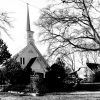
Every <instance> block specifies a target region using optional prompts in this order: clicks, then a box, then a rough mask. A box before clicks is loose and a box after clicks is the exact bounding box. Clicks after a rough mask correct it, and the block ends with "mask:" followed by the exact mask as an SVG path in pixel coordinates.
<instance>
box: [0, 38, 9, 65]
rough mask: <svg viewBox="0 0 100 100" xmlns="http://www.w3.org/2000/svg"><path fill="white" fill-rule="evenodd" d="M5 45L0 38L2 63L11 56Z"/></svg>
mask: <svg viewBox="0 0 100 100" xmlns="http://www.w3.org/2000/svg"><path fill="white" fill-rule="evenodd" d="M7 48H8V47H7V45H6V44H5V43H4V42H3V40H2V39H0V64H2V63H4V62H5V61H6V60H7V59H9V58H10V57H11V54H10V53H9V51H8V50H7Z"/></svg>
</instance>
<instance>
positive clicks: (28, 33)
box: [26, 3, 34, 45]
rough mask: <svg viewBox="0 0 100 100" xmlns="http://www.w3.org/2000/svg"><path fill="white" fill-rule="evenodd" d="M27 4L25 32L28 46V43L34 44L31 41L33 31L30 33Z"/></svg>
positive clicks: (32, 40)
mask: <svg viewBox="0 0 100 100" xmlns="http://www.w3.org/2000/svg"><path fill="white" fill-rule="evenodd" d="M28 5H29V4H28V3H27V25H26V31H27V45H28V44H30V42H34V39H33V33H34V32H33V31H31V26H30V16H29V6H28Z"/></svg>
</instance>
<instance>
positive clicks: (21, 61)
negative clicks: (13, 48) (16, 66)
mask: <svg viewBox="0 0 100 100" xmlns="http://www.w3.org/2000/svg"><path fill="white" fill-rule="evenodd" d="M20 63H21V64H22V65H24V64H25V58H22V57H21V58H20Z"/></svg>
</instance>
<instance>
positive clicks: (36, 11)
mask: <svg viewBox="0 0 100 100" xmlns="http://www.w3.org/2000/svg"><path fill="white" fill-rule="evenodd" d="M25 2H28V3H29V4H31V6H30V7H29V9H30V19H31V28H32V31H34V32H35V34H34V38H35V41H36V45H37V44H38V42H37V41H38V39H37V38H36V37H38V30H39V29H38V28H36V27H35V25H34V22H36V20H37V19H38V17H39V15H40V9H41V8H43V7H46V5H47V4H48V0H2V1H1V2H0V12H5V11H6V12H8V13H9V16H10V17H12V21H13V22H12V25H13V28H8V33H9V34H10V36H11V38H12V39H10V38H9V37H8V36H7V35H6V34H5V33H3V32H2V33H1V34H2V35H1V37H2V38H3V40H4V41H5V42H6V44H7V45H8V49H9V51H10V52H11V53H12V54H13V55H14V54H16V53H17V52H19V51H20V50H21V49H22V48H24V47H25V46H26V42H27V41H26V34H27V33H26V14H27V12H26V11H27V9H26V4H25ZM37 47H38V49H39V51H40V52H41V53H42V54H44V52H45V48H42V47H43V46H40V45H39V44H38V45H37Z"/></svg>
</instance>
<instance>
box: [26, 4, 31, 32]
mask: <svg viewBox="0 0 100 100" xmlns="http://www.w3.org/2000/svg"><path fill="white" fill-rule="evenodd" d="M30 30H31V29H30V16H29V7H28V3H27V31H30Z"/></svg>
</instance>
